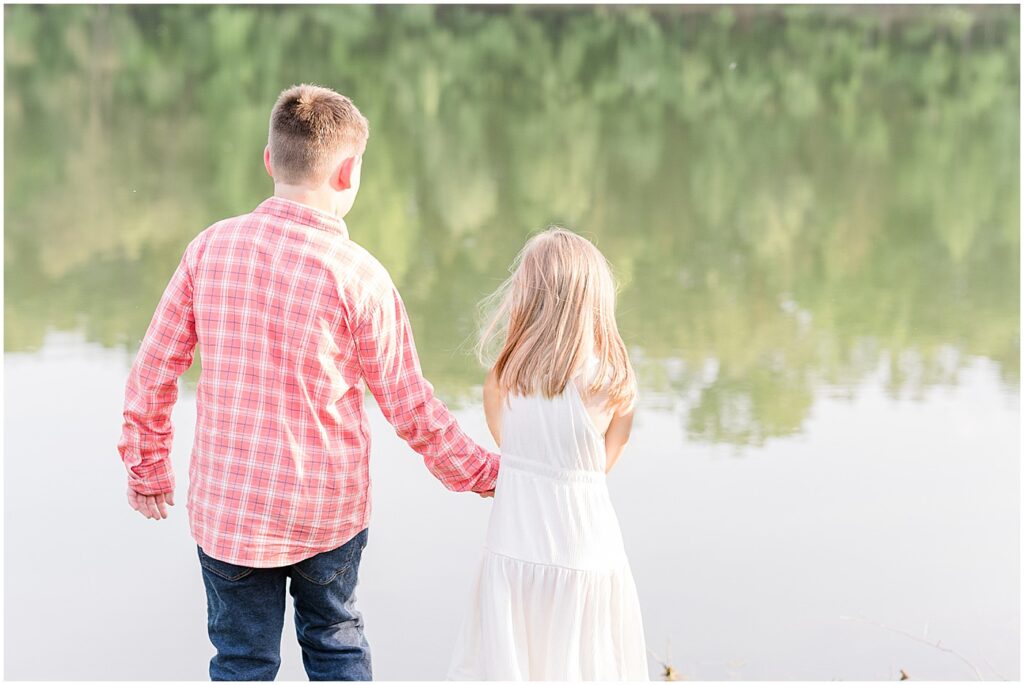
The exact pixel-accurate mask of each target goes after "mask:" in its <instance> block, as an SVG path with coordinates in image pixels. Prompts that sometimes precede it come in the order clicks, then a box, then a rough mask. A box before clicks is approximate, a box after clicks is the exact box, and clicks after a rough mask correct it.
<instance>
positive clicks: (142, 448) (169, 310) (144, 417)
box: [117, 244, 196, 495]
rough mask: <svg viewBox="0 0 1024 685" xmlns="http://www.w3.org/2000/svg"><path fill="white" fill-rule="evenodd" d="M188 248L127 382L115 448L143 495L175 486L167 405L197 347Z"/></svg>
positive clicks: (170, 404) (134, 486)
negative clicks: (120, 426) (119, 432)
mask: <svg viewBox="0 0 1024 685" xmlns="http://www.w3.org/2000/svg"><path fill="white" fill-rule="evenodd" d="M191 251H192V244H190V245H189V248H188V249H187V250H185V254H184V255H183V256H182V258H181V262H180V263H179V264H178V268H177V270H176V271H175V272H174V275H173V276H172V277H171V281H170V283H168V285H167V288H166V290H164V294H163V297H162V298H161V299H160V304H159V305H157V308H156V312H155V313H154V314H153V320H152V321H151V322H150V324H149V329H148V330H147V331H146V337H145V338H143V340H142V345H141V346H140V347H139V353H138V354H137V355H136V357H135V362H134V363H133V364H132V368H131V372H130V373H129V374H128V382H127V383H126V385H125V400H124V426H123V430H122V433H121V440H120V442H119V443H118V445H117V449H118V451H119V452H120V453H121V460H122V461H123V462H124V465H125V467H126V468H127V469H128V486H129V487H130V488H131V489H132V490H134V491H136V492H138V493H140V494H143V495H156V494H159V493H165V492H172V491H173V490H174V472H173V470H172V468H171V461H170V458H169V456H170V451H171V440H172V438H173V432H174V431H173V428H172V426H171V409H172V408H173V407H174V402H175V400H177V398H178V384H177V381H178V376H180V375H181V374H182V373H184V372H185V370H186V369H188V367H189V366H191V364H192V358H193V355H194V352H195V346H196V330H195V319H194V317H193V312H192V275H191V271H190V265H189V262H190V259H191Z"/></svg>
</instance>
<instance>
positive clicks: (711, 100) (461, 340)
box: [4, 6, 1020, 680]
mask: <svg viewBox="0 0 1024 685" xmlns="http://www.w3.org/2000/svg"><path fill="white" fill-rule="evenodd" d="M651 12H654V13H653V14H652V13H651ZM1018 26H1019V15H1018V9H1017V8H1015V7H1005V8H998V9H984V8H982V9H979V10H977V11H972V12H965V11H964V10H961V9H956V8H950V7H942V8H917V9H913V10H909V9H905V10H899V11H896V10H891V9H886V8H876V9H873V10H871V11H870V12H859V13H855V14H851V13H850V12H849V11H846V10H842V9H841V8H840V9H819V10H806V9H800V8H795V9H794V8H782V9H776V10H771V11H761V10H752V9H750V8H747V9H743V8H737V9H724V10H715V11H701V12H699V13H693V12H683V11H679V10H677V9H674V8H667V9H660V10H641V9H622V8H599V9H593V8H584V7H579V8H573V9H551V10H536V9H534V10H522V9H520V10H507V9H503V10H496V11H489V10H488V11H484V10H482V9H479V8H478V9H467V8H458V7H450V8H444V9H437V10H434V9H432V8H429V7H392V8H376V9H373V8H366V7H358V6H351V7H313V6H308V7H302V8H288V9H281V8H274V7H260V8H254V7H213V8H210V7H206V8H204V7H164V8H157V9H151V8H147V9H142V8H126V7H105V8H95V7H75V6H62V7H57V6H54V7H21V6H15V7H7V8H5V28H4V30H5V45H4V50H5V69H6V71H5V83H6V90H5V103H4V108H5V110H4V111H5V149H6V155H5V160H4V164H5V210H4V211H5V216H4V219H5V235H4V251H5V264H4V268H5V275H4V278H5V292H6V298H5V340H4V347H5V363H4V368H5V388H6V389H5V400H6V413H5V434H4V447H5V454H6V458H5V461H4V481H5V493H4V495H5V521H6V525H5V578H6V584H5V619H6V624H5V625H6V631H5V657H6V671H5V677H6V678H9V679H98V678H111V679H141V680H147V679H150V680H152V679H185V680H192V679H195V680H202V679H205V678H206V674H207V671H206V668H207V661H208V659H209V657H210V656H211V654H212V648H211V646H210V645H209V642H208V640H207V637H206V625H205V615H206V614H205V611H206V606H205V595H204V592H203V587H202V579H201V575H200V571H199V565H198V560H197V558H196V554H195V546H194V543H193V542H192V540H191V537H190V535H189V531H188V525H187V520H186V511H185V508H184V502H185V493H186V488H187V485H188V455H189V450H190V447H191V440H192V429H193V425H194V417H195V397H194V387H195V382H196V380H197V378H198V376H199V373H200V366H201V365H200V364H199V363H197V364H196V365H195V366H194V367H193V369H192V370H190V371H189V373H188V374H187V375H186V377H185V378H184V379H183V381H182V393H181V396H180V399H179V403H178V405H177V407H176V408H175V414H174V420H175V425H176V427H177V434H176V439H175V444H174V450H173V454H172V459H173V461H174V465H175V470H176V473H177V474H178V479H179V491H178V493H177V500H178V502H179V504H178V506H177V507H175V508H174V509H173V510H172V515H171V517H170V518H169V519H168V520H166V521H161V522H154V521H149V520H146V519H143V518H142V517H141V516H139V515H138V514H136V513H134V512H132V511H131V510H130V509H129V508H128V506H127V504H126V502H125V497H124V472H123V466H122V465H121V463H120V461H119V459H118V457H117V452H116V449H115V446H116V443H117V439H118V437H119V433H120V423H121V416H120V412H121V404H122V401H123V395H122V393H123V385H124V380H125V377H126V374H127V371H128V368H129V365H130V363H131V360H132V358H133V356H134V354H135V351H136V349H137V346H138V340H139V339H140V338H141V337H142V335H143V334H144V332H145V329H146V326H147V325H148V323H149V318H150V316H151V314H152V311H153V308H154V307H155V305H156V302H157V300H158V299H159V297H160V294H161V292H162V290H163V287H164V286H165V285H166V283H167V280H168V278H169V277H170V275H171V273H172V271H173V269H174V267H175V266H176V264H177V261H178V259H179V258H180V254H181V251H182V250H183V249H184V246H185V245H186V244H187V243H188V241H189V240H190V239H191V238H192V237H193V236H194V235H195V234H196V233H197V232H198V231H200V230H202V229H203V228H205V227H206V226H207V225H209V224H210V223H212V222H213V221H215V220H217V219H220V218H223V217H225V216H229V215H234V214H239V213H242V212H246V211H249V210H251V209H252V207H254V206H255V205H256V204H258V203H259V202H260V201H261V200H262V199H263V198H264V197H266V196H267V195H268V194H269V193H270V192H271V190H272V189H271V186H270V183H269V179H267V178H266V177H265V174H264V172H263V170H262V164H261V159H260V153H261V150H262V146H263V144H264V142H265V136H266V120H267V111H268V109H269V106H270V104H271V103H272V102H273V99H274V96H275V95H276V93H277V92H278V91H279V90H280V89H281V88H282V87H284V86H286V85H288V84H290V83H292V82H297V81H303V80H305V81H314V82H321V83H325V84H328V85H332V86H335V87H337V88H338V89H339V90H342V91H343V92H346V93H347V94H349V95H351V96H352V97H353V99H355V101H356V102H357V104H359V105H360V107H361V108H362V109H363V111H364V112H365V113H366V114H367V116H368V117H369V119H370V121H371V128H372V132H371V140H370V145H369V148H368V150H367V154H366V158H365V163H364V174H363V191H362V193H361V194H360V197H359V199H358V201H357V204H356V207H355V209H354V210H353V211H352V213H351V214H350V215H349V217H348V224H349V228H350V232H351V234H352V237H353V239H355V240H356V241H358V242H360V243H361V244H363V245H365V246H366V247H367V248H368V249H370V250H371V251H372V252H373V253H374V254H376V255H377V256H378V257H379V258H380V259H381V261H382V262H383V263H384V264H385V266H387V267H388V269H389V270H390V271H391V273H392V276H393V277H394V279H395V281H396V282H397V283H398V285H399V288H400V290H401V291H402V293H403V297H404V298H405V300H406V304H407V306H408V309H409V311H410V315H411V316H412V319H413V327H414V330H415V334H416V339H417V345H418V347H419V350H420V354H421V357H422V361H423V367H424V370H425V372H426V374H427V376H428V378H430V379H431V380H432V381H433V382H434V384H435V386H436V388H437V390H438V392H439V393H440V394H441V395H442V396H443V397H444V398H445V399H446V400H447V401H448V402H449V404H450V405H451V406H452V407H453V408H455V409H456V412H457V415H458V417H459V419H460V422H461V423H462V424H463V426H464V427H465V428H466V430H467V431H468V432H469V433H470V434H471V435H473V436H474V437H475V438H477V439H478V440H479V441H480V442H481V443H483V444H487V445H491V444H492V443H491V440H490V437H489V435H488V433H487V430H486V426H485V424H484V420H483V413H482V410H481V408H480V383H481V380H482V370H481V369H480V368H478V366H477V365H476V363H475V362H474V361H473V360H472V358H471V357H470V356H469V355H468V354H467V349H468V347H469V344H470V343H471V340H472V335H473V331H474V319H475V304H476V302H477V301H478V300H479V299H480V297H482V296H483V295H484V294H486V293H487V292H489V291H490V290H491V289H493V287H495V286H496V285H497V284H498V283H499V282H500V281H501V280H502V278H503V277H504V276H505V275H506V274H507V268H508V265H509V263H510V262H511V260H512V258H513V256H514V255H515V252H516V251H517V250H518V249H519V248H520V247H521V245H522V243H523V242H524V240H525V239H526V237H527V236H528V235H529V234H530V233H531V232H533V231H535V230H537V229H540V228H543V227H544V226H546V225H548V224H549V223H552V222H561V223H565V224H566V225H568V226H570V227H572V228H574V229H576V230H579V231H581V232H583V233H585V234H586V235H588V236H589V237H591V238H593V239H594V240H595V241H596V242H597V244H598V245H599V246H600V247H601V249H602V250H603V251H604V252H605V253H606V255H607V256H608V257H609V259H610V260H611V262H612V263H613V265H614V267H615V270H616V273H617V274H618V276H619V278H620V280H621V282H622V291H621V294H620V316H619V320H620V327H621V330H622V333H623V337H624V338H625V339H626V341H627V344H628V346H629V348H630V352H631V355H632V357H633V359H634V362H635V364H636V366H637V370H638V373H639V375H640V379H641V393H642V403H641V406H640V411H639V413H638V415H637V420H636V426H635V429H634V437H633V439H632V441H631V443H630V445H629V447H628V448H627V451H626V453H625V455H624V457H623V459H622V461H621V464H620V465H619V466H617V467H616V469H615V471H614V472H613V475H612V478H611V480H610V487H611V488H612V495H613V498H614V501H615V505H616V508H617V511H618V514H619V518H620V521H621V525H622V528H623V532H624V535H625V537H626V545H627V551H628V552H629V554H630V559H631V562H632V565H633V571H634V575H635V576H636V580H637V584H638V587H639V591H640V594H641V600H642V604H643V607H642V608H643V612H644V619H645V625H646V631H647V638H648V643H649V646H650V647H651V649H652V650H653V652H655V653H656V655H657V656H658V657H665V656H666V654H667V653H669V652H670V659H671V662H672V663H673V665H674V666H675V668H676V669H677V671H679V672H680V673H681V674H682V675H684V676H686V677H688V678H691V679H810V678H813V679H832V678H840V679H883V680H893V679H895V678H896V677H897V676H898V671H899V669H904V670H905V671H906V672H907V673H909V674H910V675H911V677H913V678H916V679H971V678H974V677H977V676H980V677H983V678H986V679H992V678H998V677H1000V676H1001V677H1005V678H1010V679H1014V678H1019V676H1020V668H1019V656H1020V655H1019V644H1020V633H1019V618H1020V614H1019V607H1020V594H1019V571H1020V562H1019V551H1020V550H1019V541H1020V529H1019V520H1020V508H1019V507H1020V498H1019V494H1020V491H1019V488H1020V472H1019V469H1020V464H1019V456H1018V455H1019V448H1020V432H1019V431H1020V426H1019V377H1020V365H1019V359H1020V356H1019V353H1020V338H1019V324H1020V322H1019V289H1020V282H1019V268H1020V264H1019V254H1020V242H1019V220H1018V217H1019V207H1020V203H1019V172H1018V169H1019V157H1018V153H1017V150H1018V149H1019V139H1018V135H1019V109H1018V102H1019V86H1018V83H1019V73H1018V64H1019V57H1018V55H1019V45H1018V42H1017V40H1018V39H1017V36H1018V35H1019V30H1018ZM257 46H258V47H259V49H257ZM54 187H56V188H58V189H59V193H58V196H57V197H56V198H54V197H53V195H52V189H53V188H54ZM371 404H372V403H371ZM371 418H372V423H373V435H374V451H373V457H372V474H373V478H374V493H375V499H374V514H373V520H372V524H371V530H370V543H369V546H368V548H367V551H366V554H365V557H364V566H363V568H362V580H361V584H360V587H359V601H360V604H361V606H362V610H363V612H364V615H365V617H366V621H367V632H368V636H369V639H370V641H371V645H372V647H373V650H374V659H375V671H376V675H377V676H378V677H379V678H383V679H438V678H442V677H443V676H444V673H445V667H446V665H447V660H448V657H449V655H450V650H451V646H452V643H453V640H454V638H455V634H456V631H457V628H458V622H459V620H460V618H461V614H462V611H463V609H464V605H465V603H466V601H467V599H468V596H467V593H468V592H469V585H470V582H471V579H472V576H473V572H474V570H475V564H476V561H477V559H478V555H479V552H480V545H481V543H482V541H483V535H484V529H485V526H486V521H487V513H488V509H489V507H490V503H489V502H488V501H484V500H480V499H479V498H477V497H475V496H472V495H456V494H452V493H449V492H447V491H445V490H444V489H443V488H442V487H441V486H440V485H439V484H438V483H436V482H435V481H434V480H433V479H432V478H431V477H430V475H429V474H428V472H427V471H426V470H425V469H424V468H423V466H422V464H421V462H420V460H419V458H418V457H417V456H416V455H415V453H413V452H412V451H411V450H410V449H409V448H408V447H407V446H405V445H404V443H402V442H401V441H400V440H398V438H397V437H396V436H395V435H394V432H393V430H392V429H391V428H390V427H389V426H388V425H387V423H386V422H385V421H384V420H383V418H382V417H381V415H380V413H379V412H378V411H377V409H376V407H375V406H374V407H372V412H371ZM291 616H292V613H291V610H290V609H289V611H288V619H287V622H286V629H285V635H284V639H283V644H282V650H283V665H282V668H281V673H280V676H279V679H298V680H304V679H305V675H304V672H303V670H302V665H301V658H300V653H299V648H298V646H297V644H296V643H295V638H294V629H293V628H292V623H291V620H292V619H291ZM900 631H902V632H900ZM904 633H909V634H910V635H912V636H914V637H920V638H924V639H926V640H929V641H941V644H942V645H943V646H944V647H949V648H950V649H953V650H955V652H956V654H950V653H947V652H943V651H940V650H938V649H935V648H934V647H932V646H929V645H926V644H922V643H920V642H918V641H915V640H914V639H912V638H911V637H909V636H908V635H907V634H904ZM55 639H58V640H59V641H60V644H61V658H60V659H56V658H54V656H53V641H54V640H55ZM958 655H959V656H958ZM651 669H652V670H651V672H652V675H657V673H658V665H657V661H656V660H655V659H654V658H652V661H651ZM975 669H977V670H975Z"/></svg>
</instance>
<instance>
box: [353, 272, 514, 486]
mask: <svg viewBox="0 0 1024 685" xmlns="http://www.w3.org/2000/svg"><path fill="white" fill-rule="evenodd" d="M370 309H371V311H370V312H368V313H367V315H366V316H365V317H363V320H362V322H360V323H357V324H356V328H355V330H354V337H355V343H356V349H357V354H358V357H359V364H360V367H361V369H362V374H363V378H364V379H365V380H366V384H367V386H368V387H369V388H370V392H372V393H373V396H374V398H375V399H376V400H377V404H378V405H380V408H381V411H382V412H383V413H384V417H385V418H386V419H387V420H388V422H390V423H391V425H392V426H394V427H395V430H396V431H397V432H398V435H399V437H401V438H402V439H403V440H405V441H406V442H407V443H408V444H409V446H410V447H412V448H413V449H414V450H416V452H418V453H419V454H420V455H421V456H422V457H423V461H424V463H425V464H426V466H427V468H428V469H429V470H430V472H431V473H432V474H434V476H435V477H436V478H437V479H438V480H439V481H441V483H442V484H443V485H444V486H445V487H447V488H448V489H449V490H455V491H467V490H471V491H474V492H482V491H485V490H492V489H494V483H495V480H496V479H497V476H498V461H499V457H498V455H497V454H494V453H492V452H488V451H487V450H485V449H484V448H482V447H480V446H479V445H477V444H476V443H475V442H473V441H472V440H471V439H470V438H469V437H468V436H467V435H466V434H465V433H463V432H462V429H460V428H459V424H458V422H456V420H455V417H453V416H452V415H451V413H450V412H449V411H448V408H447V407H446V406H445V404H444V403H443V402H442V401H441V400H439V399H438V398H437V397H435V396H434V388H433V386H432V385H431V384H430V383H429V382H428V381H427V380H426V379H425V378H424V377H423V374H422V372H421V370H420V362H419V357H418V356H417V354H416V345H415V343H414V342H413V337H412V327H411V325H410V324H409V318H408V314H407V312H406V310H405V304H404V303H403V302H402V298H401V296H400V295H399V293H398V290H397V289H396V288H395V287H394V285H393V284H391V285H390V287H388V288H386V292H385V295H384V296H383V297H382V298H381V299H380V300H379V301H378V302H375V303H373V304H371V305H370ZM389 362H390V363H389Z"/></svg>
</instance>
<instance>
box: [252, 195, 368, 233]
mask: <svg viewBox="0 0 1024 685" xmlns="http://www.w3.org/2000/svg"><path fill="white" fill-rule="evenodd" d="M253 212H254V213H256V214H271V215H273V216H276V217H280V218H282V219H287V220H288V221H294V222H295V223H298V224H304V225H306V226H312V227H314V228H319V229H321V230H324V231H329V232H331V233H338V234H340V235H341V237H343V238H348V226H346V225H345V220H344V219H342V218H341V217H337V216H334V215H333V214H328V213H327V212H325V211H323V210H320V209H317V208H315V207H310V206H309V205H304V204H302V203H301V202H295V201H294V200H288V199H285V198H283V197H277V196H276V195H275V196H273V197H268V198H267V199H266V200H264V201H263V202H261V203H260V204H259V206H257V207H256V209H255V210H253Z"/></svg>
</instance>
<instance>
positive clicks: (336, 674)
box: [196, 528, 373, 680]
mask: <svg viewBox="0 0 1024 685" xmlns="http://www.w3.org/2000/svg"><path fill="white" fill-rule="evenodd" d="M365 546H366V529H365V528H364V529H363V530H362V531H360V532H359V533H357V534H356V536H355V537H354V538H352V539H351V540H349V541H348V542H346V543H345V544H344V545H342V546H341V547H338V548H336V549H332V550H328V551H326V552H321V553H320V554H317V555H315V556H312V557H310V558H308V559H303V560H302V561H299V562H296V563H294V564H291V565H290V566H280V567H277V568H251V567H249V566H239V565H237V564H229V563H228V562H226V561H221V560H219V559H214V558H213V557H211V556H209V555H208V554H207V553H206V552H204V551H203V549H202V548H201V547H199V546H198V545H196V549H197V550H198V551H199V563H200V565H201V567H202V573H203V583H204V584H205V585H206V615H207V628H208V630H209V633H210V642H212V643H213V646H214V647H215V648H216V649H217V653H216V654H215V655H214V656H213V658H212V659H210V679H211V680H273V679H274V678H275V677H276V676H277V671H278V669H279V668H280V667H281V630H282V629H283V628H284V606H285V605H284V602H285V578H288V577H290V578H291V582H290V583H289V591H290V592H291V595H292V599H293V603H294V606H295V634H296V636H297V637H298V639H299V645H300V646H301V647H302V665H303V666H305V668H306V675H308V676H309V679H310V680H371V679H372V677H373V673H372V670H371V668H370V646H369V645H368V644H367V642H366V637H365V636H364V635H363V617H362V615H361V614H360V613H359V612H358V611H356V608H355V601H356V598H355V587H356V581H357V578H358V574H359V561H360V559H361V558H362V554H363V548H364V547H365Z"/></svg>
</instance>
